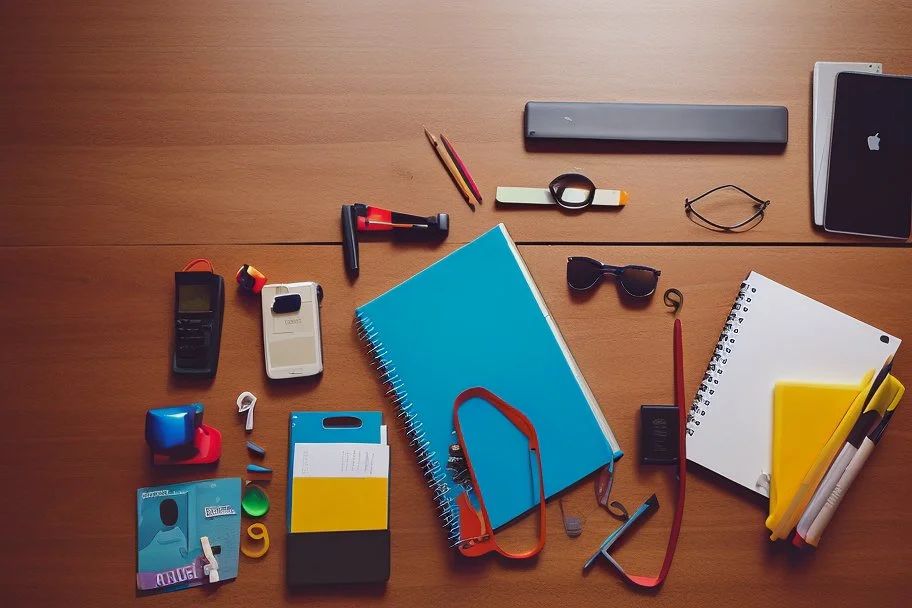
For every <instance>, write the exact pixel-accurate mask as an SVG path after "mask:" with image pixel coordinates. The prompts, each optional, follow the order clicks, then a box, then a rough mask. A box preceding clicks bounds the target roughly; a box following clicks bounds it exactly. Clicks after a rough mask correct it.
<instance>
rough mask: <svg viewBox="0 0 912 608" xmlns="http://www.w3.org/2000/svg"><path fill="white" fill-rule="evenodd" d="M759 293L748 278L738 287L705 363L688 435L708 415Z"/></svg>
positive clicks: (690, 418) (688, 419)
mask: <svg viewBox="0 0 912 608" xmlns="http://www.w3.org/2000/svg"><path fill="white" fill-rule="evenodd" d="M755 293H757V288H756V287H751V286H750V284H749V283H748V282H747V281H745V282H743V283H741V288H740V289H739V290H738V297H736V298H735V303H734V304H733V305H732V308H731V311H730V312H729V314H728V318H727V319H726V320H725V326H724V327H723V328H722V333H721V334H719V341H718V342H717V343H716V348H715V350H714V351H713V354H712V357H711V358H710V360H709V365H708V366H707V367H706V373H705V374H703V380H702V381H701V382H700V388H699V389H698V390H697V394H696V396H695V397H694V401H693V404H692V405H691V406H690V412H689V413H688V414H687V435H688V437H690V436H692V435H694V433H696V429H697V427H699V426H700V419H701V418H703V417H704V416H706V412H707V410H708V409H709V408H710V407H711V405H712V396H713V395H714V394H715V392H716V387H717V386H718V385H719V378H721V377H722V373H723V372H724V370H725V366H726V365H727V364H728V360H729V359H730V358H731V357H732V355H733V351H734V348H735V343H736V338H737V334H738V333H739V330H740V329H741V326H742V324H743V323H744V319H745V317H746V315H747V313H748V312H749V311H750V304H751V301H752V299H753V298H752V296H753V295H754V294H755Z"/></svg>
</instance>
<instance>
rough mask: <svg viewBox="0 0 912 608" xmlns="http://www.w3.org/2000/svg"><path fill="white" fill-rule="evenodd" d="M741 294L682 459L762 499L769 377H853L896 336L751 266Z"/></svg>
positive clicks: (875, 364) (836, 380)
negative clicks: (781, 283) (738, 306)
mask: <svg viewBox="0 0 912 608" xmlns="http://www.w3.org/2000/svg"><path fill="white" fill-rule="evenodd" d="M741 293H742V294H743V296H744V297H743V298H742V299H741V302H740V309H739V310H733V312H735V313H736V318H735V320H734V321H733V322H732V327H731V331H730V332H728V334H727V339H726V340H725V342H724V343H723V342H721V341H720V345H721V350H719V351H717V352H718V353H719V354H720V356H719V358H718V359H716V360H715V361H711V362H710V363H711V364H713V363H715V365H716V369H715V371H710V370H708V375H709V377H710V380H708V381H704V382H705V383H706V384H707V387H708V390H707V391H705V392H704V393H703V399H700V400H699V402H697V401H695V402H694V406H695V408H692V410H691V414H692V415H693V421H692V422H691V423H689V424H688V429H689V431H688V439H687V458H688V460H691V461H693V462H695V463H697V464H699V465H702V466H704V467H706V468H708V469H710V470H712V471H715V472H716V473H719V474H720V475H723V476H724V477H727V478H728V479H731V480H732V481H734V482H736V483H738V484H740V485H742V486H744V487H746V488H748V489H750V490H753V491H755V492H757V493H758V494H761V495H763V496H767V497H768V496H769V489H768V485H765V484H764V483H762V482H763V478H762V476H764V475H768V474H769V473H770V472H771V469H772V421H773V388H774V385H775V384H776V382H779V381H788V380H790V381H800V382H820V383H833V384H854V383H858V382H860V381H861V380H862V378H863V376H864V375H865V373H866V372H868V371H869V370H871V369H880V367H881V366H883V364H884V361H885V360H886V359H887V357H888V356H889V355H891V354H894V353H895V352H896V349H897V348H899V344H900V340H899V339H898V338H896V337H894V336H890V335H888V334H885V333H884V332H882V331H880V330H878V329H876V328H874V327H871V326H870V325H867V324H865V323H862V322H861V321H858V320H856V319H853V318H852V317H850V316H848V315H846V314H843V313H841V312H839V311H837V310H834V309H832V308H830V307H828V306H826V305H824V304H821V303H820V302H817V301H815V300H812V299H811V298H808V297H806V296H803V295H801V294H799V293H798V292H796V291H793V290H791V289H789V288H787V287H784V286H782V285H780V284H778V283H776V282H775V281H773V280H771V279H768V278H766V277H764V276H762V275H760V274H758V273H756V272H752V273H751V274H750V275H749V276H748V278H747V279H746V280H745V286H744V288H743V289H742V292H741ZM739 319H740V321H739ZM882 337H883V339H885V340H886V342H884V341H882ZM707 401H708V403H707Z"/></svg>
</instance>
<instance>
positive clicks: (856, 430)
mask: <svg viewBox="0 0 912 608" xmlns="http://www.w3.org/2000/svg"><path fill="white" fill-rule="evenodd" d="M892 369H893V356H892V355H890V356H889V357H888V358H887V361H886V362H885V363H884V365H883V367H882V368H881V370H880V372H879V373H878V374H877V377H876V378H875V379H874V382H873V383H871V388H870V390H869V391H868V395H867V397H865V401H864V405H863V406H862V407H863V408H865V407H867V406H868V404H869V403H871V399H872V398H873V397H874V394H875V393H876V392H877V390H878V389H879V388H880V385H881V384H883V381H884V379H885V378H886V377H887V375H888V374H889V373H890V371H891V370H892ZM879 417H880V412H878V411H877V410H875V409H871V410H868V411H864V409H862V414H861V416H859V417H858V420H857V421H856V422H855V426H853V427H852V430H851V432H850V433H849V438H848V440H847V441H846V443H845V445H844V446H842V450H841V451H840V452H839V455H838V456H837V457H836V459H835V460H834V461H833V464H832V465H830V469H829V470H828V471H827V473H826V475H825V476H824V478H823V481H821V482H820V484H819V485H818V486H817V489H816V490H815V491H814V495H813V496H812V497H811V500H810V502H809V503H808V506H807V507H806V508H805V510H804V513H803V514H802V515H801V519H800V520H798V526H797V527H796V529H795V532H796V534H795V537H794V538H793V539H792V543H793V544H794V545H796V546H801V545H802V544H804V540H805V537H806V536H807V533H808V529H809V528H810V527H811V524H812V523H814V519H815V518H816V517H817V515H818V514H819V513H820V510H821V509H822V508H823V505H824V503H825V502H826V500H827V497H828V496H829V495H830V493H831V492H832V491H833V488H834V487H835V486H836V483H837V482H838V481H839V478H840V477H841V476H842V474H843V473H844V472H845V470H846V467H847V466H849V463H850V462H851V461H852V458H854V456H855V454H856V452H857V451H858V448H859V446H861V442H862V441H863V440H864V438H865V435H866V434H867V433H868V431H869V430H870V429H871V425H873V424H875V423H876V421H877V419H878V418H879Z"/></svg>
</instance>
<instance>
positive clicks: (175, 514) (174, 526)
mask: <svg viewBox="0 0 912 608" xmlns="http://www.w3.org/2000/svg"><path fill="white" fill-rule="evenodd" d="M136 513H137V524H136V530H137V555H138V557H137V570H136V587H137V589H139V590H140V591H145V592H156V591H160V592H165V591H177V590H178V589H187V588H189V587H196V586H198V585H203V584H207V583H215V582H218V581H224V580H229V579H233V578H236V577H237V570H238V553H239V552H240V543H241V538H240V532H241V480H240V479H239V478H231V479H209V480H206V481H194V482H190V483H179V484H175V485H170V486H157V487H151V488H140V489H139V490H137V492H136Z"/></svg>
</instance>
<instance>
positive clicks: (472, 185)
mask: <svg viewBox="0 0 912 608" xmlns="http://www.w3.org/2000/svg"><path fill="white" fill-rule="evenodd" d="M440 141H442V142H443V145H444V147H446V149H447V152H449V153H450V156H452V157H453V160H454V161H455V162H456V168H457V169H459V174H460V175H462V179H464V180H465V182H466V184H467V185H468V186H469V189H471V190H472V195H473V196H474V197H475V200H476V201H478V203H479V204H481V192H479V191H478V184H476V183H475V180H474V179H472V175H471V174H470V173H469V169H468V167H466V166H465V163H464V162H462V159H461V158H459V154H457V153H456V148H454V147H453V144H451V143H450V140H448V139H447V136H446V135H444V134H443V133H441V134H440Z"/></svg>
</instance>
